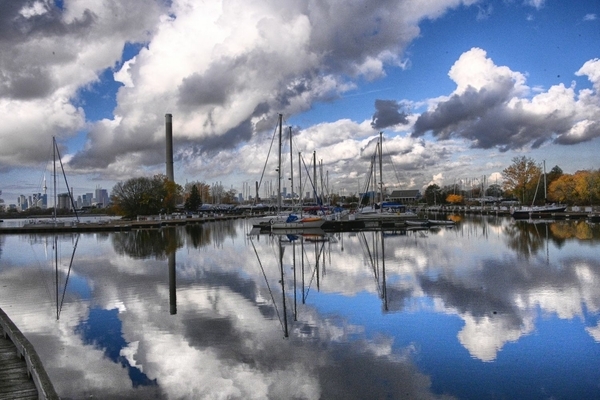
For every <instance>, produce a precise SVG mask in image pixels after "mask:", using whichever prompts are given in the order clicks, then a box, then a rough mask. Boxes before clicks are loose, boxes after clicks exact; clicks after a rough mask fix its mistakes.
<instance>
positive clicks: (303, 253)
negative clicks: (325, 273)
mask: <svg viewBox="0 0 600 400" xmlns="http://www.w3.org/2000/svg"><path fill="white" fill-rule="evenodd" d="M305 254H306V258H307V259H308V254H307V253H306V249H302V262H304V255H305ZM315 257H316V253H315ZM309 266H310V264H309ZM316 272H317V268H316V266H315V268H314V269H313V272H312V276H311V277H310V280H309V281H308V286H307V288H306V294H304V288H303V289H302V294H303V300H306V298H307V297H308V293H310V287H311V285H312V281H313V280H314V278H315V275H316ZM303 278H304V274H303Z"/></svg>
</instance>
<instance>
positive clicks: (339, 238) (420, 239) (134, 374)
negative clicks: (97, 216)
mask: <svg viewBox="0 0 600 400" xmlns="http://www.w3.org/2000/svg"><path fill="white" fill-rule="evenodd" d="M599 243H600V227H599V226H598V225H597V224H589V223H587V222H585V221H561V222H550V221H536V223H528V222H526V221H518V222H515V221H513V220H511V219H506V218H491V217H490V218H484V217H482V218H479V217H473V218H468V219H464V220H460V221H459V222H458V224H457V225H456V226H455V227H453V228H446V227H442V228H432V229H427V230H408V231H406V230H398V231H385V232H346V233H334V234H328V235H325V236H308V235H307V236H300V235H297V236H286V235H283V236H271V235H260V234H255V233H252V232H251V230H250V227H249V226H248V224H247V223H246V222H245V221H243V220H239V221H232V222H218V223H206V224H203V225H189V226H185V227H178V228H163V229H160V230H138V231H132V232H115V233H105V232H103V233H96V234H80V235H60V236H58V237H55V236H54V235H4V236H0V287H1V288H2V290H1V291H0V307H2V309H4V311H5V312H6V313H7V314H8V315H9V316H10V317H11V318H12V319H13V321H14V322H15V323H16V324H17V325H18V326H19V328H20V329H21V330H22V331H23V333H24V334H25V335H26V336H27V338H28V339H29V340H30V341H31V342H32V343H33V345H34V346H35V347H36V349H37V350H38V353H39V354H40V356H41V358H42V361H43V363H44V365H45V367H46V369H47V372H48V374H49V375H50V377H51V379H52V381H53V382H54V385H55V387H56V390H57V392H58V393H59V395H61V396H62V397H63V398H74V399H79V398H90V397H93V398H102V399H105V398H111V399H119V398H157V399H198V398H209V399H212V398H222V399H226V398H228V399H236V398H239V399H267V398H269V399H285V398H294V399H319V398H322V399H337V398H339V399H352V398H357V399H364V398H388V399H396V398H411V399H415V398H457V399H482V398H521V399H523V398H539V399H547V398H559V399H560V398H600V386H599V382H600V368H599V365H600V326H599V320H600V261H599V258H598V256H597V254H598V250H599ZM71 260H72V262H71ZM56 264H57V265H58V268H56V267H55V265H56Z"/></svg>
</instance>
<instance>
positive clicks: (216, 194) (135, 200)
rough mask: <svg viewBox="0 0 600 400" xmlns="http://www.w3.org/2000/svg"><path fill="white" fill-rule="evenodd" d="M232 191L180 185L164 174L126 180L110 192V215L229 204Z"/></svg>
mask: <svg viewBox="0 0 600 400" xmlns="http://www.w3.org/2000/svg"><path fill="white" fill-rule="evenodd" d="M235 195H236V191H235V189H230V190H225V189H224V188H223V186H222V185H218V184H217V185H212V186H211V185H208V184H206V183H204V182H199V181H195V182H189V183H186V184H185V186H181V185H179V184H177V183H175V182H173V181H171V180H169V179H168V178H167V176H166V175H162V174H159V175H154V176H153V177H137V178H130V179H128V180H126V181H124V182H119V183H117V184H116V185H115V186H114V187H113V189H112V191H111V202H112V212H113V213H114V214H116V215H121V216H124V217H126V218H134V217H136V216H138V215H156V214H160V213H168V214H169V213H172V212H174V211H176V210H177V209H178V205H180V204H183V208H184V210H186V211H191V212H195V211H198V209H199V208H200V207H201V206H202V205H203V204H213V203H215V202H216V203H219V204H233V203H234V202H235Z"/></svg>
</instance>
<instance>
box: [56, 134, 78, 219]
mask: <svg viewBox="0 0 600 400" xmlns="http://www.w3.org/2000/svg"><path fill="white" fill-rule="evenodd" d="M54 146H56V154H57V155H58V161H59V162H60V169H61V170H62V173H63V177H64V178H65V185H66V186H67V192H68V193H69V199H71V206H72V207H73V211H75V217H76V218H77V222H79V215H78V214H77V207H76V206H75V201H74V200H73V194H72V193H71V190H70V188H69V182H67V174H65V167H64V166H63V162H62V158H61V157H60V151H58V143H56V139H54ZM54 207H55V208H56V204H55V205H54Z"/></svg>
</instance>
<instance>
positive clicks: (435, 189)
mask: <svg viewBox="0 0 600 400" xmlns="http://www.w3.org/2000/svg"><path fill="white" fill-rule="evenodd" d="M425 201H426V202H427V204H429V205H432V204H441V203H442V194H441V190H440V187H439V186H438V185H436V184H433V185H429V186H427V189H425Z"/></svg>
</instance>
